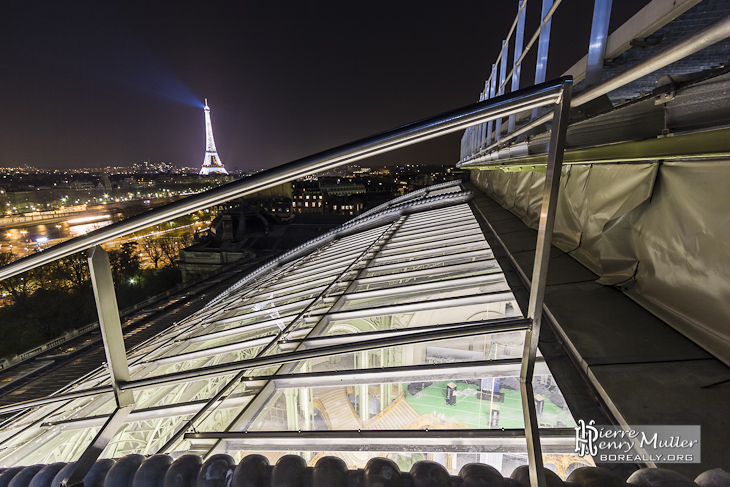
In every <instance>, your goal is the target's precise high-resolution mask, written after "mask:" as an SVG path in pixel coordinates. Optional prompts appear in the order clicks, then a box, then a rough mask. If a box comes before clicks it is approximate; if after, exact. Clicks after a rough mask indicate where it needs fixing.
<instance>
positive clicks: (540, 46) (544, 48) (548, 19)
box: [532, 0, 553, 119]
mask: <svg viewBox="0 0 730 487" xmlns="http://www.w3.org/2000/svg"><path fill="white" fill-rule="evenodd" d="M552 6H553V0H542V15H541V17H540V18H541V19H542V22H541V23H540V29H539V30H540V40H539V41H538V43H537V59H536V61H535V83H542V82H543V81H545V75H546V74H547V63H548V51H549V50H550V27H551V26H552V23H553V19H552V16H551V15H550V10H551V9H552ZM532 118H533V119H535V118H537V108H534V109H533V110H532Z"/></svg>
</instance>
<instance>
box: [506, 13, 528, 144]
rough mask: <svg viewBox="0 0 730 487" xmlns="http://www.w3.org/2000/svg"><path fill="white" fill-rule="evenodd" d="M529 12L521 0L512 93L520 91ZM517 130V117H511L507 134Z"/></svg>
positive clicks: (513, 63)
mask: <svg viewBox="0 0 730 487" xmlns="http://www.w3.org/2000/svg"><path fill="white" fill-rule="evenodd" d="M526 11H527V0H520V1H519V2H518V3H517V30H516V31H515V53H514V56H513V61H512V91H513V92H514V91H518V90H519V89H520V72H521V71H522V64H521V63H519V61H520V57H521V56H522V44H523V42H524V40H525V12H526ZM514 130H515V115H510V116H509V122H508V125H507V133H510V132H514Z"/></svg>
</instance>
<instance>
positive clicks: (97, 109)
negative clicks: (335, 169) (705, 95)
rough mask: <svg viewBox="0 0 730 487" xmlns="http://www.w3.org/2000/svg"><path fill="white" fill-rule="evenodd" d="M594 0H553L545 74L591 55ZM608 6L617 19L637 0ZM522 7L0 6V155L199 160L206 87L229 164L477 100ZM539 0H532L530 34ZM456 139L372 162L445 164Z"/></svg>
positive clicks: (4, 160) (42, 159)
mask: <svg viewBox="0 0 730 487" xmlns="http://www.w3.org/2000/svg"><path fill="white" fill-rule="evenodd" d="M592 3H593V2H590V1H589V0H564V1H563V3H562V5H561V6H560V8H559V9H558V12H557V13H556V17H555V20H554V22H553V27H552V28H553V39H552V41H551V42H552V43H551V52H550V56H551V57H550V61H549V67H548V69H549V72H548V79H550V78H551V77H557V76H559V75H560V74H561V73H562V72H563V71H564V70H565V69H567V68H568V67H570V66H571V65H572V64H573V63H574V62H575V61H576V60H577V59H578V58H579V57H580V56H582V55H583V54H584V53H585V52H586V51H587V42H588V35H589V31H590V23H591V14H592ZM613 3H614V7H613V9H614V11H613V16H612V27H611V29H613V28H615V27H616V26H618V25H620V22H622V21H623V20H625V19H626V18H628V17H629V16H630V15H632V14H633V13H634V12H636V11H637V10H639V9H640V8H641V7H642V6H643V5H645V4H646V3H647V1H645V0H641V1H636V0H614V2H613ZM516 8H517V0H443V1H428V0H419V1H410V0H390V1H374V2H353V1H348V0H345V1H343V0H339V1H324V0H309V1H306V0H302V1H297V2H294V1H279V2H261V1H258V2H253V1H248V0H241V1H236V2H234V1H195V2H193V1H187V0H179V1H160V0H158V1H145V2H139V1H134V0H132V1H106V0H105V1H98V0H97V1H93V2H91V1H80V0H78V1H66V0H50V1H33V0H27V1H20V2H12V3H11V2H4V3H3V6H2V9H0V46H2V47H1V48H0V67H1V69H0V166H12V165H20V164H28V165H31V166H37V167H44V168H63V167H89V166H94V167H99V166H106V165H131V164H133V163H135V162H141V161H144V160H150V161H166V162H172V163H173V164H175V165H177V166H188V165H189V166H197V165H200V164H201V163H202V160H203V154H204V119H203V110H202V104H201V103H202V100H203V98H205V97H207V98H208V102H209V105H210V107H211V114H212V118H213V128H214V133H215V137H216V144H217V146H218V152H219V154H220V156H221V158H222V160H223V163H224V164H225V165H226V166H227V167H228V168H229V169H233V168H240V169H256V168H268V167H272V166H274V165H277V164H281V163H285V162H288V161H290V160H294V159H297V158H300V157H303V156H307V155H310V154H312V153H315V152H319V151H321V150H324V149H327V148H330V147H333V146H335V145H339V144H343V143H346V142H349V141H351V140H353V139H357V138H361V137H364V136H367V135H371V134H374V133H377V132H381V131H383V130H387V129H390V128H393V127H395V126H398V125H402V124H405V123H409V122H412V121H415V120H418V119H421V118H424V117H427V116H430V115H434V114H436V113H439V112H443V111H446V110H450V109H452V108H456V107H458V106H462V105H466V104H469V103H472V102H474V101H477V100H478V95H479V92H480V91H481V89H482V87H483V84H484V80H485V79H486V78H487V76H488V74H489V70H490V67H491V63H492V62H494V59H495V58H496V56H497V54H498V51H499V48H500V42H501V39H502V38H503V37H504V35H505V34H506V33H507V30H508V29H509V26H510V24H511V22H512V19H513V17H514V14H515V12H516ZM539 9H540V2H539V1H538V0H530V2H528V28H527V29H526V32H527V33H526V40H527V39H528V38H529V37H530V35H531V34H532V32H533V31H534V29H535V26H536V24H537V18H538V17H539ZM533 63H534V56H531V57H528V60H527V61H526V64H527V65H526V67H525V70H523V79H522V81H523V83H522V86H523V87H525V86H529V85H530V84H532V83H531V78H532V77H533V76H534V74H533V72H532V71H531V69H529V68H530V66H531V65H532V64H533ZM459 138H460V134H454V135H451V136H447V137H443V138H441V139H438V140H436V141H431V142H428V143H426V144H422V145H420V146H417V147H414V148H408V149H404V150H401V151H397V152H394V153H391V154H388V155H386V156H381V157H379V158H377V159H374V160H373V161H372V162H371V163H369V164H370V165H376V164H378V165H382V164H393V163H398V162H401V161H402V162H408V163H419V162H420V163H448V164H451V163H454V162H455V161H456V160H457V159H458V156H459V142H458V141H459ZM363 164H366V163H363Z"/></svg>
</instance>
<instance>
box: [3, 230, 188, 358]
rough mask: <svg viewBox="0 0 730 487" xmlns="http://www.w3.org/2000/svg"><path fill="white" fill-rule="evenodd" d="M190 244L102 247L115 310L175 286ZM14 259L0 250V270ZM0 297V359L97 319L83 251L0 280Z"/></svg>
mask: <svg viewBox="0 0 730 487" xmlns="http://www.w3.org/2000/svg"><path fill="white" fill-rule="evenodd" d="M191 243H192V235H185V236H182V237H177V236H171V235H162V236H158V237H145V238H142V239H139V240H138V241H129V242H125V243H123V244H121V245H119V246H117V247H114V248H107V249H106V250H107V253H108V254H109V263H110V265H111V271H112V276H113V279H114V285H115V291H116V294H117V302H118V305H119V308H120V309H124V308H126V307H129V306H132V305H134V304H136V303H139V302H141V301H143V300H144V299H147V298H148V297H150V296H154V295H156V294H160V293H162V292H165V291H166V290H168V289H171V288H172V287H174V286H176V285H177V284H179V283H180V282H181V281H182V278H181V273H180V269H179V265H178V264H179V261H178V257H177V256H178V253H179V251H180V250H181V249H182V248H185V247H187V246H189V245H190V244H191ZM145 256H146V257H147V258H148V260H149V263H147V262H146V261H145ZM14 258H15V256H14V255H13V254H11V253H10V252H0V267H1V266H4V265H6V264H9V263H10V262H12V261H13V260H14ZM0 296H2V298H1V299H0V358H3V357H6V356H9V355H13V354H17V353H22V352H24V351H27V350H29V349H32V348H33V347H35V346H38V345H40V344H42V343H44V342H46V341H48V340H52V339H54V338H56V337H58V336H60V335H62V334H63V333H65V332H67V331H70V330H72V329H75V328H80V327H82V326H85V325H87V324H89V323H92V322H94V321H96V320H97V316H96V305H95V303H94V297H93V291H92V287H91V281H90V275H89V266H88V262H87V258H86V252H79V253H77V254H74V255H71V256H69V257H65V258H63V259H59V260H57V261H55V262H52V263H50V264H47V265H45V266H41V267H38V268H36V269H33V270H30V271H28V272H25V273H23V274H21V275H19V276H15V277H11V278H8V279H5V280H2V281H0Z"/></svg>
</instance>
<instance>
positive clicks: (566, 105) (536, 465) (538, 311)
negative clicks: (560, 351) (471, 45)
mask: <svg viewBox="0 0 730 487" xmlns="http://www.w3.org/2000/svg"><path fill="white" fill-rule="evenodd" d="M572 88H573V82H572V80H569V81H566V82H565V84H564V87H563V93H562V96H561V97H560V101H559V102H558V105H557V106H556V107H555V110H554V112H553V125H552V133H551V134H550V148H549V150H548V162H547V170H546V172H545V187H544V189H543V193H542V207H541V210H540V223H539V228H538V233H537V248H536V249H535V263H534V266H533V271H532V283H531V287H530V301H529V305H528V309H527V317H528V318H529V319H530V320H532V322H531V324H530V328H529V329H528V330H527V333H526V335H525V348H524V351H523V354H522V368H521V370H520V389H521V392H522V413H523V416H524V420H525V438H526V439H527V456H528V458H529V460H530V485H531V486H532V487H545V485H546V484H545V469H544V466H543V463H542V448H541V446H540V431H539V426H540V425H539V422H538V418H537V411H536V408H535V397H534V394H533V390H532V377H533V373H534V371H535V358H536V356H537V345H538V342H539V340H540V324H541V320H542V305H543V301H544V298H545V284H546V282H547V271H548V263H549V261H550V244H551V242H552V238H553V226H554V224H555V211H556V207H557V201H558V190H559V188H560V172H561V170H562V166H563V151H564V148H565V134H566V131H567V126H568V115H569V112H570V97H571V93H572Z"/></svg>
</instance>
